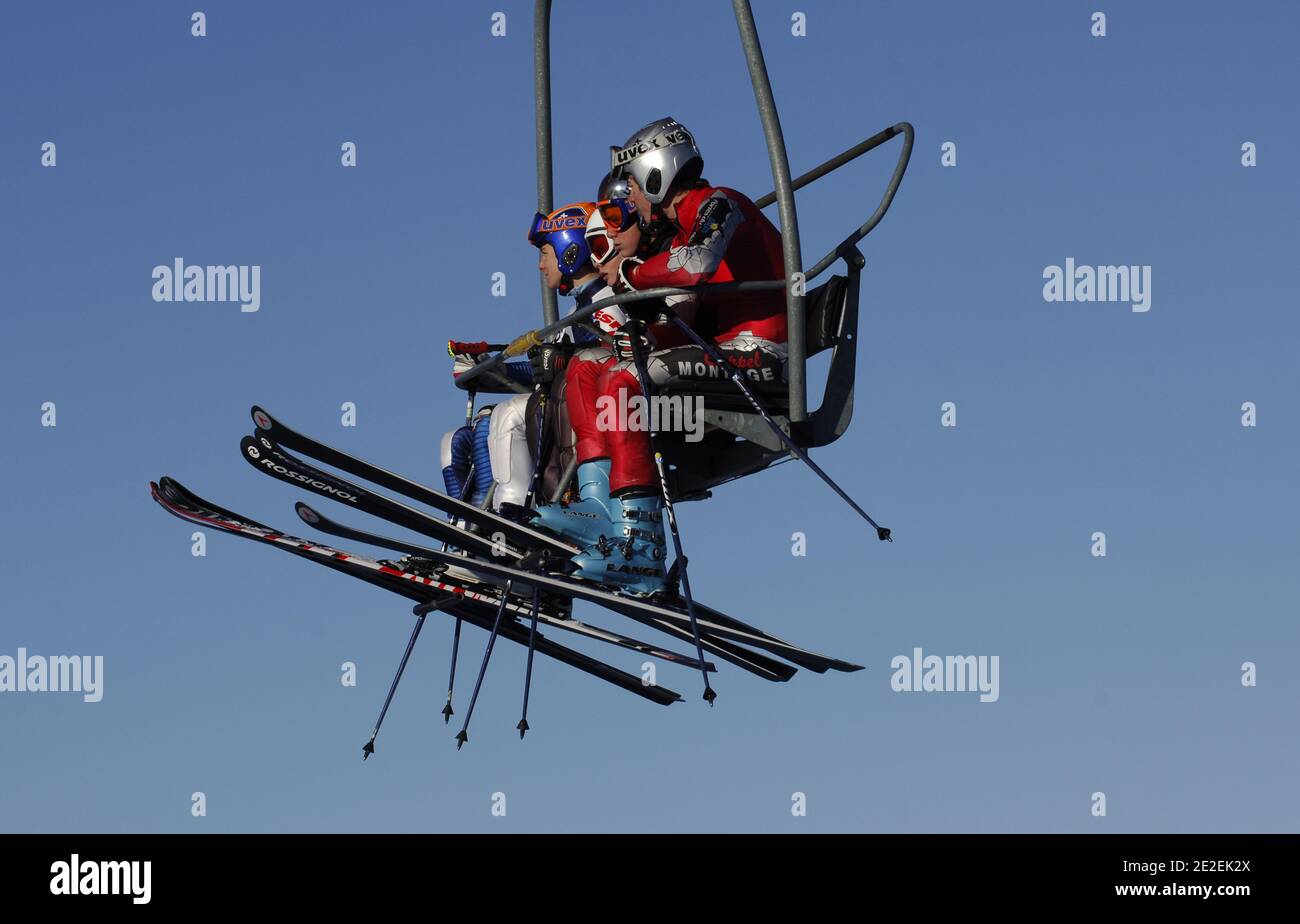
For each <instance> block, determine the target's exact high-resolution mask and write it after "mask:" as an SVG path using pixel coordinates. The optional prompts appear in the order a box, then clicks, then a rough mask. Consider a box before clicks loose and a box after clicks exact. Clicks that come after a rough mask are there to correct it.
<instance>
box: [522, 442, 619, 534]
mask: <svg viewBox="0 0 1300 924" xmlns="http://www.w3.org/2000/svg"><path fill="white" fill-rule="evenodd" d="M578 498H579V499H578V500H577V501H575V502H573V503H572V504H547V505H546V506H544V507H537V508H535V509H534V510H532V511H530V513H531V514H532V515H533V518H532V522H531V525H533V526H541V527H543V528H545V529H548V530H550V531H551V532H553V533H556V534H557V535H560V536H563V537H564V538H565V539H568V540H570V541H571V542H573V543H575V544H576V545H578V546H581V547H583V548H586V547H587V546H589V545H591V544H592V543H594V542H596V541H597V540H599V539H600V538H601V537H602V536H605V535H607V534H608V533H609V531H610V530H611V529H612V528H613V527H612V525H611V522H610V512H609V511H610V507H609V504H610V499H609V459H594V460H592V461H591V462H583V463H582V464H581V465H579V466H578Z"/></svg>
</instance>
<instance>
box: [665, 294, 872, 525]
mask: <svg viewBox="0 0 1300 924" xmlns="http://www.w3.org/2000/svg"><path fill="white" fill-rule="evenodd" d="M672 321H673V323H674V324H676V325H677V327H678V329H679V330H681V331H682V333H684V334H685V335H686V336H687V337H689V338H691V340H693V341H695V344H696V346H698V347H699V348H700V349H702V350H703V351H704V352H705V353H706V354H707V355H708V357H709V359H711V360H713V362H714V363H716V364H717V365H719V366H721V367H722V368H723V369H725V370H728V373H729V377H730V379H731V381H732V382H734V383H735V384H736V387H737V388H739V389H740V393H741V394H743V395H744V396H745V397H746V398H747V399H748V400H749V403H750V404H751V405H752V406H753V408H754V410H755V411H757V412H758V416H760V417H762V418H763V422H764V423H766V424H767V425H768V427H770V428H771V430H772V432H773V433H775V434H776V435H777V438H778V439H780V440H781V442H783V443H785V445H786V448H787V449H789V450H790V454H791V455H793V456H794V457H795V458H796V459H799V460H800V461H801V462H803V463H804V464H805V465H807V466H808V467H809V468H811V469H812V470H813V471H814V472H816V473H817V477H819V478H820V479H821V480H822V481H824V482H826V483H827V484H828V485H830V487H831V490H832V491H834V492H835V493H836V494H838V495H839V496H840V497H841V498H843V499H844V501H845V503H847V504H848V505H849V506H850V507H852V508H853V509H854V510H856V511H857V512H858V515H859V516H861V517H862V519H864V520H866V521H867V522H868V523H870V524H871V525H872V526H874V527H875V528H876V535H877V536H878V537H879V538H880V540H881V541H882V542H893V541H894V539H893V537H892V536H891V535H890V533H889V529H888V528H886V527H884V526H881V525H880V524H879V523H877V522H876V521H875V520H873V519H872V518H871V516H870V515H869V514H868V513H867V512H866V511H865V510H863V509H862V508H861V507H859V506H858V505H857V503H856V502H855V501H854V500H853V498H851V497H849V495H848V494H846V493H845V492H844V489H843V488H841V487H840V486H839V485H837V484H836V483H835V482H834V481H833V480H832V479H831V476H830V475H827V474H826V473H825V472H824V471H822V469H821V466H820V465H818V464H817V463H816V462H814V461H813V460H812V457H811V456H809V455H808V453H807V452H805V451H804V450H803V448H802V447H800V446H799V445H798V444H797V443H796V442H795V441H794V439H793V438H791V436H790V434H788V433H786V432H785V431H784V430H782V429H781V428H780V426H778V425H777V422H776V421H775V420H773V419H772V415H771V414H769V413H768V412H767V411H766V409H764V407H763V405H762V404H760V403H759V401H758V398H757V397H755V396H754V393H753V392H752V391H750V390H749V387H748V386H747V385H746V384H745V381H744V379H742V378H741V377H740V373H739V372H738V371H737V370H736V367H735V366H732V365H731V364H730V363H729V362H727V360H726V359H725V358H724V357H723V355H722V353H721V352H720V351H719V350H718V348H717V347H716V346H715V345H714V344H711V343H709V342H708V341H707V340H705V339H704V338H703V337H701V336H700V335H699V334H697V333H696V332H695V331H694V330H692V329H691V327H690V326H689V325H688V324H687V323H686V322H685V321H683V320H682V319H681V318H679V317H677V316H676V315H673V317H672Z"/></svg>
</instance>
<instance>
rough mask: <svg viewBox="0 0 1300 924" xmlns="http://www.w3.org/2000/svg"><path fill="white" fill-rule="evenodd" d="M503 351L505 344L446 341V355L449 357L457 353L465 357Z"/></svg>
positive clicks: (483, 341)
mask: <svg viewBox="0 0 1300 924" xmlns="http://www.w3.org/2000/svg"><path fill="white" fill-rule="evenodd" d="M504 349H505V344H501V343H488V342H487V341H486V340H477V341H475V342H473V343H470V342H469V341H466V340H448V341H447V354H448V355H449V356H455V355H456V354H457V353H461V354H464V355H466V356H482V355H483V354H484V353H495V352H497V351H498V350H504Z"/></svg>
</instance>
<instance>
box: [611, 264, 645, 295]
mask: <svg viewBox="0 0 1300 924" xmlns="http://www.w3.org/2000/svg"><path fill="white" fill-rule="evenodd" d="M644 262H645V261H644V260H642V259H641V258H640V257H627V258H626V259H623V260H620V261H618V280H617V284H613V286H614V291H616V292H634V291H636V286H634V285H632V283H631V281H630V280H629V279H628V273H630V272H631V271H632V270H634V269H636V268H637V267H638V266H640V265H641V264H642V263H644Z"/></svg>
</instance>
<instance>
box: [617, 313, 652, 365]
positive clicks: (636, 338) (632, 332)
mask: <svg viewBox="0 0 1300 924" xmlns="http://www.w3.org/2000/svg"><path fill="white" fill-rule="evenodd" d="M613 339H614V355H615V356H617V357H618V359H619V361H620V362H628V361H630V360H633V359H635V358H636V356H635V353H634V347H635V350H636V352H640V354H641V355H642V356H645V355H646V354H647V353H649V352H650V351H651V350H653V349H654V347H655V340H654V335H653V334H651V333H650V331H649V330H647V329H646V326H645V323H644V322H642V321H638V320H636V319H635V318H632V319H631V320H629V321H628V322H627V323H626V324H624V325H623V326H622V327H620V328H619V329H618V330H617V331H616V332H615V334H614V338H613Z"/></svg>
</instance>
